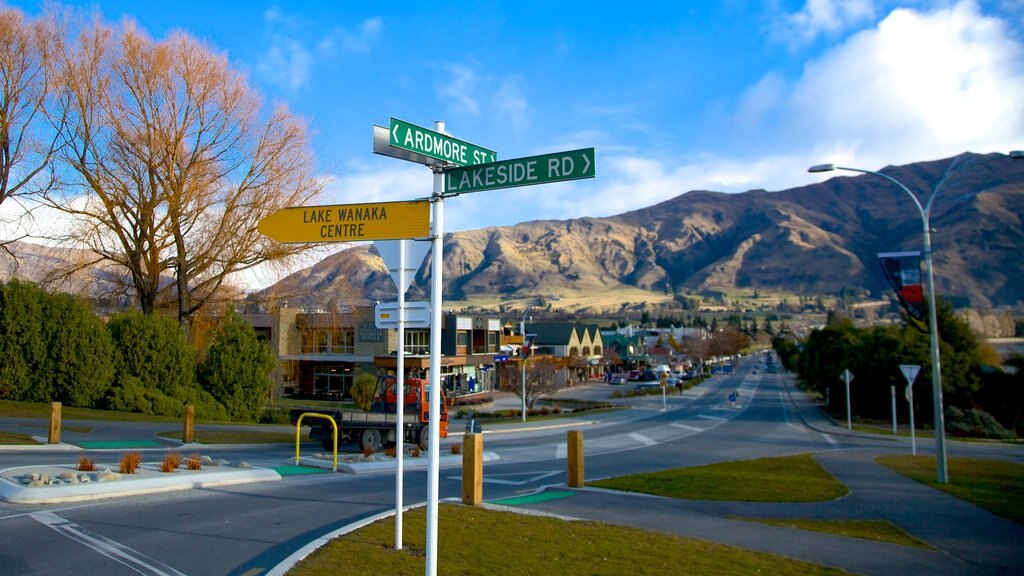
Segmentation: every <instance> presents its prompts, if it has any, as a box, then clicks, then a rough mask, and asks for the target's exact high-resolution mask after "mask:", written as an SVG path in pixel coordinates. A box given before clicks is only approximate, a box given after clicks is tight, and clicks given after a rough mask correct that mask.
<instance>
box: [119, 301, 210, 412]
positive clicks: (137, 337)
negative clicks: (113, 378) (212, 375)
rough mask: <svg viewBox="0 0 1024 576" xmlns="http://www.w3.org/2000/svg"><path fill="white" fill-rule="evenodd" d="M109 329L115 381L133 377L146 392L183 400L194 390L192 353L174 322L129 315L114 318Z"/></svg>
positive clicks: (140, 315) (151, 316)
mask: <svg viewBox="0 0 1024 576" xmlns="http://www.w3.org/2000/svg"><path fill="white" fill-rule="evenodd" d="M108 328H109V330H110V335H111V337H112V338H113V343H114V348H115V349H116V351H117V353H116V354H115V364H116V366H117V380H118V381H123V380H124V378H125V377H126V376H133V377H135V378H138V379H139V380H140V381H141V382H142V384H143V387H144V388H145V389H146V390H159V391H160V392H163V393H164V394H165V395H167V396H170V397H172V398H183V396H184V394H185V392H186V391H187V390H188V389H190V388H194V387H195V382H196V359H195V353H194V352H193V351H192V348H191V347H190V346H189V344H188V340H187V339H186V337H185V332H184V331H183V330H182V329H181V327H180V326H179V325H178V323H177V322H175V321H174V320H172V319H170V318H166V317H163V316H157V315H152V314H150V315H144V314H142V313H141V312H138V311H131V312H125V313H122V314H116V315H114V316H113V317H112V318H111V319H110V323H109V324H108Z"/></svg>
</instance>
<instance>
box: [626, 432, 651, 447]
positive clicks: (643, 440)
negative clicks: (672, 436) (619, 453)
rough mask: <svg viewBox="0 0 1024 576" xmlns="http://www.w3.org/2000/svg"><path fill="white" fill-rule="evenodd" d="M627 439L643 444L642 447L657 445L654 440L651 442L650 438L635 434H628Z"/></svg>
mask: <svg viewBox="0 0 1024 576" xmlns="http://www.w3.org/2000/svg"><path fill="white" fill-rule="evenodd" d="M629 437H630V438H632V439H633V440H636V441H637V442H639V443H641V444H643V445H644V446H654V445H655V444H657V442H655V441H654V440H651V439H650V438H648V437H647V436H644V435H643V434H637V433H636V432H632V433H630V434H629Z"/></svg>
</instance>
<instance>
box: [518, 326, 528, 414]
mask: <svg viewBox="0 0 1024 576" xmlns="http://www.w3.org/2000/svg"><path fill="white" fill-rule="evenodd" d="M527 311H529V309H527V310H524V311H523V319H522V320H521V321H520V322H519V335H520V336H522V338H523V344H522V346H520V347H519V365H520V368H521V369H522V380H521V384H522V393H523V396H522V398H521V400H522V408H523V411H522V414H521V416H522V419H523V422H526V313H527Z"/></svg>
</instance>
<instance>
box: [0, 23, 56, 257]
mask: <svg viewBox="0 0 1024 576" xmlns="http://www.w3.org/2000/svg"><path fill="white" fill-rule="evenodd" d="M53 32H54V30H53V27H52V22H51V21H50V20H47V19H40V20H37V21H34V22H29V21H26V20H25V16H24V14H23V13H22V12H21V11H20V10H17V9H14V8H6V7H4V8H0V90H3V93H2V94H0V204H3V203H4V202H5V201H12V202H21V200H22V199H25V198H28V197H31V196H33V195H36V194H40V193H41V192H43V191H45V190H47V189H49V188H50V187H51V186H52V185H53V182H54V180H53V171H52V170H51V169H50V166H51V161H52V159H53V157H54V154H55V151H56V148H57V146H58V143H59V138H58V135H59V133H60V129H61V127H62V122H61V119H60V118H59V117H49V116H48V115H47V112H48V108H47V101H48V99H49V98H50V96H51V91H50V86H51V77H50V75H49V74H48V70H47V63H48V54H47V49H48V47H49V45H50V43H49V38H50V37H51V36H52V34H53ZM22 209H23V210H24V211H25V213H26V214H30V212H31V205H27V204H22ZM18 218H19V221H11V222H3V223H2V224H3V225H4V226H5V235H4V236H5V237H3V238H0V248H3V249H4V250H5V251H7V252H8V254H10V255H11V256H13V254H12V253H11V252H10V250H9V247H8V244H10V243H11V242H13V241H15V240H18V239H21V238H24V237H25V236H26V235H27V227H26V226H24V225H22V222H20V217H18Z"/></svg>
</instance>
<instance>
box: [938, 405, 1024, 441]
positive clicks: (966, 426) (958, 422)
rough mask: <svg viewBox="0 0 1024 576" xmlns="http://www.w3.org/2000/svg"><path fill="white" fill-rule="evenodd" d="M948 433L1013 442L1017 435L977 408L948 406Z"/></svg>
mask: <svg viewBox="0 0 1024 576" xmlns="http://www.w3.org/2000/svg"><path fill="white" fill-rule="evenodd" d="M946 431H947V432H949V433H950V434H952V435H955V436H969V437H972V438H990V439H994V440H1011V439H1013V438H1016V437H1017V435H1016V434H1014V433H1013V432H1011V431H1009V430H1007V429H1006V428H1003V426H1002V425H1001V424H999V422H996V419H995V418H993V417H992V415H991V414H989V413H988V412H985V411H984V410H980V409H977V408H969V409H967V410H960V409H959V408H957V407H955V406H946Z"/></svg>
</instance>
